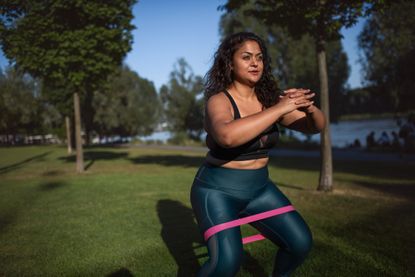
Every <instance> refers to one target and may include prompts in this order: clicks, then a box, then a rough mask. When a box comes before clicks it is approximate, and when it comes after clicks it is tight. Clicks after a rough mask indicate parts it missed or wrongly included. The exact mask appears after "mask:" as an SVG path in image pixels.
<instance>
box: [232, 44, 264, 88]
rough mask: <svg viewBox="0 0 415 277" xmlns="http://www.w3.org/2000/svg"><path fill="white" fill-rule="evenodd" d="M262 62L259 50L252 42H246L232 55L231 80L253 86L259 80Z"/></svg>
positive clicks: (262, 67)
mask: <svg viewBox="0 0 415 277" xmlns="http://www.w3.org/2000/svg"><path fill="white" fill-rule="evenodd" d="M263 69H264V62H263V57H262V52H261V48H260V47H259V44H258V43H257V42H256V41H254V40H247V41H245V42H244V43H242V45H241V47H239V49H238V50H236V52H235V53H234V55H233V58H232V73H233V78H234V79H235V80H237V81H239V82H242V83H246V84H248V85H255V84H256V83H257V82H258V81H259V79H261V76H262V71H263Z"/></svg>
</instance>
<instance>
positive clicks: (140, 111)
mask: <svg viewBox="0 0 415 277" xmlns="http://www.w3.org/2000/svg"><path fill="white" fill-rule="evenodd" d="M93 107H94V110H95V111H96V112H95V117H94V130H96V132H97V133H98V134H99V135H122V136H133V135H134V136H135V135H149V134H151V133H152V132H153V131H154V129H155V127H156V125H157V123H158V122H159V118H160V113H161V104H160V100H159V98H158V95H157V91H156V89H155V87H154V84H153V83H152V82H150V81H148V80H146V79H143V78H141V77H140V76H138V74H137V73H135V72H134V71H132V70H130V69H129V68H128V67H127V66H123V67H120V68H119V69H118V70H117V71H116V72H115V73H114V74H112V75H111V76H110V78H109V79H108V85H107V86H106V88H105V89H103V90H102V91H96V92H95V95H94V102H93Z"/></svg>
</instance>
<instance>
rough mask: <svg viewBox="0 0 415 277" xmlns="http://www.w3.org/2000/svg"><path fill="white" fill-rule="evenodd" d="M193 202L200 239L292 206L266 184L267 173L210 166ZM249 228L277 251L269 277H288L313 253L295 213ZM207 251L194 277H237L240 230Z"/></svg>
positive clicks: (222, 235) (200, 176)
mask: <svg viewBox="0 0 415 277" xmlns="http://www.w3.org/2000/svg"><path fill="white" fill-rule="evenodd" d="M191 202H192V207H193V211H194V213H195V215H196V219H197V221H198V224H199V228H200V231H201V233H202V234H203V233H204V232H205V231H206V230H207V229H209V228H210V227H212V226H215V225H217V224H221V223H225V222H228V221H231V220H234V219H238V218H240V217H244V216H249V215H254V214H258V213H261V212H265V211H268V210H272V209H277V208H280V207H283V206H287V205H291V203H290V201H289V200H288V199H287V197H286V196H285V195H284V194H283V193H282V192H281V191H280V190H279V189H278V188H277V187H276V186H275V185H274V184H273V183H272V181H271V180H270V179H269V176H268V168H267V167H263V168H260V169H229V168H224V167H218V166H213V165H209V164H205V165H203V166H202V167H201V168H200V169H199V171H198V172H197V174H196V177H195V180H194V182H193V185H192V189H191ZM251 225H252V226H253V227H255V228H256V229H258V230H259V231H260V233H261V234H262V235H264V236H265V237H266V238H267V239H269V240H270V241H272V242H273V243H274V244H276V245H277V246H278V247H279V250H278V252H277V254H276V256H275V261H274V270H273V276H289V275H290V273H291V272H292V271H293V270H294V269H295V268H296V267H298V266H299V265H300V264H301V263H302V262H303V261H304V259H305V257H306V255H307V254H308V252H309V251H310V249H311V245H312V236H311V232H310V229H309V228H308V226H307V224H306V223H305V221H304V220H303V218H302V217H301V216H300V214H299V213H298V212H297V211H292V212H288V213H285V214H281V215H277V216H273V217H270V218H266V219H263V220H260V221H256V222H252V223H251ZM207 247H208V253H209V259H208V261H207V262H206V263H205V264H204V265H203V266H202V268H201V270H200V271H199V273H198V276H203V277H205V276H215V277H216V276H235V274H236V273H237V272H238V270H239V268H240V265H241V262H242V258H243V247H242V237H241V230H240V227H234V228H230V229H226V230H224V231H221V232H219V233H216V234H215V235H213V236H212V237H210V238H209V239H208V241H207Z"/></svg>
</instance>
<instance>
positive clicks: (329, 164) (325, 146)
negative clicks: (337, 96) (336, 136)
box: [317, 40, 333, 191]
mask: <svg viewBox="0 0 415 277" xmlns="http://www.w3.org/2000/svg"><path fill="white" fill-rule="evenodd" d="M317 52H318V53H317V56H318V68H319V76H320V93H321V94H320V103H321V110H322V112H323V114H324V116H325V117H326V127H325V128H324V129H323V131H322V132H321V135H320V136H321V146H320V147H321V148H320V151H321V169H320V181H319V185H318V187H317V190H320V191H331V190H333V160H332V155H331V139H330V117H329V84H328V77H327V63H326V49H325V41H324V40H320V41H319V42H318V47H317Z"/></svg>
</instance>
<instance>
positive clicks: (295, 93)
mask: <svg viewBox="0 0 415 277" xmlns="http://www.w3.org/2000/svg"><path fill="white" fill-rule="evenodd" d="M284 93H285V95H288V96H289V97H290V98H297V97H301V96H304V95H306V96H307V98H308V99H310V98H312V97H314V96H315V93H314V92H311V91H310V90H309V89H303V88H300V89H297V88H292V89H288V90H285V91H284Z"/></svg>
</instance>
